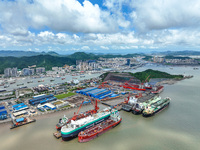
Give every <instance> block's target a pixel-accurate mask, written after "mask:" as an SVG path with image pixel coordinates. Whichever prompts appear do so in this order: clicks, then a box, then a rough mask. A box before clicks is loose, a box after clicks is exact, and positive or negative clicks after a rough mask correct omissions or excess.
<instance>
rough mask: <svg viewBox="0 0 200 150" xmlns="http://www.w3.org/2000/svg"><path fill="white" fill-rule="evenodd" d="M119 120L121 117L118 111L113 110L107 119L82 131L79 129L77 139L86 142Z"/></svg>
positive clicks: (112, 126)
mask: <svg viewBox="0 0 200 150" xmlns="http://www.w3.org/2000/svg"><path fill="white" fill-rule="evenodd" d="M121 121H122V118H121V117H120V115H119V112H117V111H114V112H113V113H111V115H110V118H109V119H107V120H105V121H103V122H101V123H99V124H97V125H95V126H94V127H91V128H89V129H86V130H84V131H81V132H80V133H79V134H78V141H79V142H81V143H83V142H88V141H90V140H92V139H94V138H96V137H98V136H99V135H101V134H103V133H105V132H106V131H108V130H109V129H112V128H114V127H115V126H117V125H118V124H119V123H120V122H121Z"/></svg>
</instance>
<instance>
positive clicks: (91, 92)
mask: <svg viewBox="0 0 200 150" xmlns="http://www.w3.org/2000/svg"><path fill="white" fill-rule="evenodd" d="M76 92H77V93H80V94H83V95H86V96H90V97H93V98H97V99H103V98H107V97H113V92H112V91H111V90H107V89H99V88H97V87H89V88H86V89H83V90H78V91H76Z"/></svg>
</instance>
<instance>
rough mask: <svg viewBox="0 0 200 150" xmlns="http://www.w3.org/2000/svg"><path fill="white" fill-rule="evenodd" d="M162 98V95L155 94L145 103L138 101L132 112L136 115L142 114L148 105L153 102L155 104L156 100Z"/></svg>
mask: <svg viewBox="0 0 200 150" xmlns="http://www.w3.org/2000/svg"><path fill="white" fill-rule="evenodd" d="M159 100H161V97H160V96H155V97H153V98H151V99H149V100H147V101H145V102H143V103H137V104H136V105H135V107H134V108H133V109H132V113H133V114H135V115H138V114H141V113H142V112H143V110H145V109H146V108H147V107H148V106H151V105H152V104H154V103H155V102H157V101H159Z"/></svg>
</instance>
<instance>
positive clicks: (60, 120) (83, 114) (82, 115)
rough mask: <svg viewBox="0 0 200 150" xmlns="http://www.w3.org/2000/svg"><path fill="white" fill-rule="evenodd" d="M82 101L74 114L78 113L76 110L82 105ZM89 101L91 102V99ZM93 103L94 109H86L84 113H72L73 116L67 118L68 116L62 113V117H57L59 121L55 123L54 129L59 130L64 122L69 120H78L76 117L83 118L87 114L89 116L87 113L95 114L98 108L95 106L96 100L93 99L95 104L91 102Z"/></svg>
mask: <svg viewBox="0 0 200 150" xmlns="http://www.w3.org/2000/svg"><path fill="white" fill-rule="evenodd" d="M83 102H84V101H83ZM83 102H82V103H81V105H80V107H79V109H78V111H77V113H76V114H78V112H79V111H80V109H81V106H82V105H83ZM91 102H92V101H91ZM93 105H94V109H92V110H88V111H86V112H84V113H80V114H78V115H76V114H74V116H73V117H72V118H69V119H68V118H67V117H66V116H65V115H64V116H63V118H60V119H59V122H58V123H57V124H56V129H57V130H60V129H61V128H62V127H63V126H64V125H65V124H67V123H69V122H70V121H71V120H78V119H81V118H85V117H87V116H89V115H93V114H96V113H97V111H98V109H99V107H98V106H97V100H95V104H93Z"/></svg>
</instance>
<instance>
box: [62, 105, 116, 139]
mask: <svg viewBox="0 0 200 150" xmlns="http://www.w3.org/2000/svg"><path fill="white" fill-rule="evenodd" d="M113 111H117V110H115V109H110V108H106V109H104V110H102V111H100V112H98V113H96V114H93V115H91V116H87V117H85V118H81V119H79V120H75V121H74V120H71V121H70V122H69V123H68V124H66V125H64V126H63V127H62V128H61V136H62V139H63V140H64V141H68V140H71V139H73V138H75V137H77V136H78V134H79V132H81V131H84V130H86V129H88V128H91V127H93V126H95V125H97V124H99V123H101V122H103V121H105V120H107V119H108V118H109V117H110V114H111V113H113Z"/></svg>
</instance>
